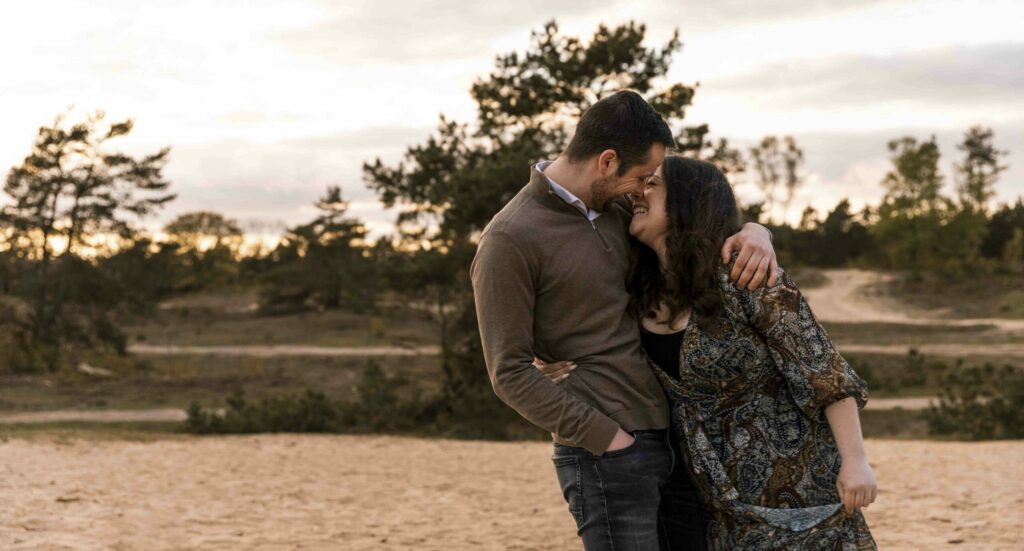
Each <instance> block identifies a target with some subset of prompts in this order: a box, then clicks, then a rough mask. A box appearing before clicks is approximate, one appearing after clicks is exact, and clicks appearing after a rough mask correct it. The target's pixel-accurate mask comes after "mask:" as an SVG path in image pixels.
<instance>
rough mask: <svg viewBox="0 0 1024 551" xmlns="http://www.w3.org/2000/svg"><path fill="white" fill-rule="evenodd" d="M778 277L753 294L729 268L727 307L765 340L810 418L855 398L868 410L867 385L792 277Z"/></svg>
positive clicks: (723, 274)
mask: <svg viewBox="0 0 1024 551" xmlns="http://www.w3.org/2000/svg"><path fill="white" fill-rule="evenodd" d="M778 275H779V277H778V278H776V283H775V285H774V286H773V287H771V288H766V287H760V288H758V289H756V290H753V291H749V290H747V289H742V290H741V289H738V288H737V287H736V285H735V284H734V283H733V282H732V281H730V280H729V275H728V269H722V270H720V271H719V280H720V283H721V285H722V289H723V295H724V298H725V303H726V305H727V307H731V308H732V309H733V310H734V311H736V314H738V315H739V316H740V317H741V318H744V319H745V321H746V322H747V323H748V324H749V325H750V326H752V327H753V328H754V330H755V331H757V332H758V333H759V334H760V335H761V336H762V337H763V338H764V339H765V342H766V343H767V344H768V348H769V350H770V352H771V356H772V358H773V359H774V360H775V364H776V367H777V368H778V369H779V371H780V372H781V373H782V376H783V378H784V379H785V380H786V384H787V386H788V387H789V390H790V392H791V393H792V395H793V398H794V399H795V400H796V403H797V404H798V405H799V406H800V407H801V408H802V409H803V410H804V412H805V413H806V414H807V415H808V416H811V417H816V416H818V415H819V414H820V411H821V410H823V409H824V408H825V407H827V406H829V405H831V404H832V403H834V402H837V401H839V400H842V399H843V398H846V397H850V396H852V397H853V398H854V399H855V400H856V401H857V407H858V408H863V407H864V405H865V404H866V403H867V398H868V393H867V384H866V383H865V382H864V380H863V379H861V378H860V377H859V376H857V374H856V373H855V372H854V371H853V369H852V368H851V367H850V364H849V363H848V362H847V361H846V360H845V359H844V358H843V357H842V356H841V355H840V354H839V352H838V351H837V350H836V348H835V346H834V345H833V344H832V341H831V339H829V337H828V334H827V333H826V332H825V328H823V327H822V326H821V324H820V323H818V320H817V319H816V318H815V317H814V314H813V313H812V312H811V308H810V306H809V305H808V304H807V300H806V299H805V298H804V296H803V294H801V293H800V290H799V289H797V287H796V284H795V283H793V280H792V278H790V277H789V274H788V273H786V272H785V271H783V269H782V268H781V267H780V268H779V269H778Z"/></svg>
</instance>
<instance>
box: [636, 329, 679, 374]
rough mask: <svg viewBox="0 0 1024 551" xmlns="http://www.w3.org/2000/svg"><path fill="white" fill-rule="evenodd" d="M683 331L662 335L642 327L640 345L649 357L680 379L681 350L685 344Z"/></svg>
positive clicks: (665, 370)
mask: <svg viewBox="0 0 1024 551" xmlns="http://www.w3.org/2000/svg"><path fill="white" fill-rule="evenodd" d="M683 331H684V330H679V331H676V332H675V333H669V334H667V335H662V334H660V333H652V332H650V331H648V330H647V329H646V328H644V326H642V325H641V326H640V343H641V344H642V345H643V346H644V352H646V353H647V357H648V358H650V359H651V361H653V362H654V363H655V364H657V365H658V367H660V368H661V369H662V371H664V372H665V373H668V374H669V375H671V376H672V377H673V378H675V379H678V378H679V348H680V346H681V345H682V344H683Z"/></svg>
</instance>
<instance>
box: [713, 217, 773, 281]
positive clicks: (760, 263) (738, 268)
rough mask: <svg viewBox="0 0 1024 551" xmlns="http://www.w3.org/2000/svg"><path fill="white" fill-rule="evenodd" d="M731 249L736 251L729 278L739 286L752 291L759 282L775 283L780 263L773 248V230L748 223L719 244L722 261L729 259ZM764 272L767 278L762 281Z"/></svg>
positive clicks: (725, 261)
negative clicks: (736, 255)
mask: <svg viewBox="0 0 1024 551" xmlns="http://www.w3.org/2000/svg"><path fill="white" fill-rule="evenodd" d="M733 251H739V253H740V255H739V256H738V257H736V263H735V264H733V267H732V271H730V272H729V279H731V280H733V282H735V283H736V286H737V287H739V288H741V289H742V288H743V287H746V288H747V289H750V290H754V289H757V288H758V287H760V286H762V285H766V286H768V287H774V286H775V278H776V277H777V272H778V267H779V263H778V260H777V259H776V257H775V249H774V248H773V247H772V232H771V231H769V230H768V228H766V227H764V226H762V225H761V224H756V223H754V222H747V223H746V224H743V228H742V229H740V231H739V233H737V234H736V235H733V236H732V237H730V238H728V239H726V240H725V243H724V244H723V245H722V262H723V263H725V264H728V263H729V262H731V261H732V253H733ZM765 275H768V281H767V282H765Z"/></svg>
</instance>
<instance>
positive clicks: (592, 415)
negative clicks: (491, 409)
mask: <svg viewBox="0 0 1024 551" xmlns="http://www.w3.org/2000/svg"><path fill="white" fill-rule="evenodd" d="M630 217H631V213H630V211H629V210H628V209H627V208H626V207H625V206H624V205H622V204H618V203H617V204H616V205H615V206H614V207H612V208H610V209H609V210H608V211H606V212H605V213H603V214H602V215H601V216H599V217H598V218H597V219H595V220H594V221H593V224H594V225H591V222H590V221H589V220H588V219H587V217H586V215H584V214H583V212H582V211H580V210H578V209H577V208H575V207H573V206H571V205H569V204H568V203H566V202H565V201H563V200H562V199H561V198H559V197H558V196H557V195H555V194H554V192H553V191H552V189H551V186H550V184H549V183H548V180H547V178H546V177H545V176H544V174H543V173H541V172H539V171H537V169H536V168H533V169H532V170H531V176H530V183H529V184H527V185H526V187H524V188H523V189H522V190H521V191H520V192H519V193H518V194H517V195H516V196H515V197H514V198H513V199H512V200H511V201H509V203H508V204H507V205H505V207H504V208H502V209H501V211H500V212H499V213H498V214H497V215H495V216H494V219H492V220H491V222H490V223H489V224H488V225H487V227H486V228H485V229H484V231H483V234H482V236H481V238H480V246H479V248H478V250H477V253H476V258H474V259H473V265H472V267H471V270H470V272H471V276H472V280H473V292H474V295H475V298H476V311H477V317H478V319H479V323H480V337H481V339H482V342H483V351H484V357H485V359H486V362H487V370H488V372H489V374H490V377H491V383H492V385H493V386H494V392H495V393H496V394H497V395H498V397H499V398H501V399H502V401H504V402H505V403H506V404H508V405H510V406H511V407H513V408H514V409H515V410H516V411H518V412H519V413H520V414H521V415H522V416H523V417H525V418H526V419H527V420H529V421H530V422H532V423H534V424H535V425H537V426H539V427H541V428H544V429H546V430H548V431H551V432H553V433H555V441H556V442H559V443H562V444H566V445H569V446H581V447H583V448H586V449H587V450H589V451H590V452H591V453H594V454H597V455H601V454H603V453H604V452H605V451H606V450H607V449H608V446H609V444H610V443H611V441H612V438H613V437H614V436H615V433H616V432H617V430H618V428H619V427H620V426H621V427H622V428H623V430H626V431H632V430H640V429H662V428H666V427H668V403H667V400H666V398H665V394H664V391H663V390H662V389H661V386H660V385H659V384H658V381H657V380H656V379H655V377H654V374H653V373H652V372H651V369H650V368H649V367H648V366H647V363H646V362H645V360H644V358H643V355H642V352H641V349H640V334H639V327H638V325H637V321H636V319H635V318H634V317H633V316H631V315H630V314H629V313H628V311H627V310H628V309H627V306H628V304H629V294H628V292H627V290H626V284H625V282H626V276H627V272H628V270H629V242H628V240H627V231H628V228H629V221H630ZM595 226H596V228H595ZM535 355H536V356H537V357H539V358H541V359H542V360H544V361H556V360H573V361H575V362H576V364H577V366H578V367H577V368H576V370H575V371H573V372H572V375H570V376H569V378H567V379H566V380H565V381H564V382H563V383H558V384H556V383H554V382H552V381H551V380H550V379H548V378H547V377H545V376H544V375H543V374H541V372H540V371H539V370H538V369H537V368H536V367H534V366H533V357H534V356H535Z"/></svg>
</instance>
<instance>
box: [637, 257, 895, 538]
mask: <svg viewBox="0 0 1024 551" xmlns="http://www.w3.org/2000/svg"><path fill="white" fill-rule="evenodd" d="M727 270H728V268H723V269H721V270H720V271H719V274H718V279H719V285H720V288H721V292H722V296H723V299H724V300H723V307H722V308H721V309H720V310H719V311H718V312H717V313H716V314H714V315H713V316H709V317H708V318H707V319H702V318H701V317H700V316H698V315H697V314H696V312H694V313H693V314H691V316H690V321H689V324H688V325H687V327H686V328H685V329H684V334H683V342H682V345H681V347H680V351H679V354H680V370H679V372H680V377H679V378H678V379H676V378H673V377H671V376H669V375H668V374H667V373H665V372H664V371H662V370H661V369H660V368H658V367H657V366H656V365H653V364H652V369H654V371H655V373H656V375H657V376H658V378H659V380H660V381H661V383H662V385H663V386H664V388H665V390H666V393H667V394H668V396H669V398H670V400H671V404H672V425H673V430H675V431H676V432H677V434H678V435H679V441H680V447H681V449H680V450H679V451H680V452H681V453H680V455H681V456H682V458H683V460H684V461H686V462H687V464H688V465H689V467H690V468H691V470H692V472H693V473H694V478H695V480H696V481H697V485H698V487H699V488H700V491H701V494H702V496H703V499H704V501H705V505H706V507H707V508H708V510H709V512H710V514H711V519H710V521H709V523H708V526H707V532H708V545H709V547H710V548H711V549H723V550H735V549H743V550H747V549H750V550H761V549H764V550H769V549H787V550H789V549H800V550H803V549H807V550H815V551H819V550H823V549H839V550H844V551H845V550H861V549H877V547H876V545H875V542H874V539H873V538H872V537H871V533H870V531H869V530H868V527H867V524H866V522H865V521H864V517H863V515H862V514H861V512H860V511H857V512H855V513H854V515H852V516H850V517H848V516H847V515H846V514H845V512H844V511H843V508H842V504H841V502H840V499H839V495H838V492H837V490H836V479H837V477H838V474H839V466H840V457H839V452H838V449H837V448H836V443H835V440H834V438H833V436H832V431H831V428H830V427H829V424H828V421H827V419H826V418H825V413H824V408H825V407H827V406H828V405H830V404H832V403H833V402H836V401H837V400H841V399H843V398H846V397H853V398H854V399H855V400H856V401H857V405H858V407H864V404H865V403H866V401H867V388H866V385H865V383H864V381H863V380H861V379H860V378H859V377H858V376H857V374H856V373H854V372H853V370H852V369H851V368H850V365H849V364H848V363H847V362H846V360H844V359H843V357H842V356H840V355H839V353H838V352H837V351H836V349H835V347H834V346H833V345H832V342H831V341H830V340H829V338H828V335H827V334H826V333H825V330H824V328H822V327H821V325H820V324H819V323H818V321H817V320H816V319H815V317H814V315H813V314H812V313H811V309H810V307H809V306H808V304H807V301H806V300H805V299H804V297H803V296H802V295H801V294H800V291H799V290H798V289H797V287H796V285H795V284H794V283H793V281H792V279H791V278H790V277H789V275H788V274H787V273H786V272H784V271H783V270H782V269H781V268H780V269H779V278H778V281H777V283H776V285H775V286H773V287H772V288H770V289H769V288H763V287H762V288H760V289H757V290H755V291H748V290H746V289H743V290H740V289H737V288H736V286H735V285H734V284H733V283H732V282H731V281H730V280H729V276H728V271H727Z"/></svg>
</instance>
